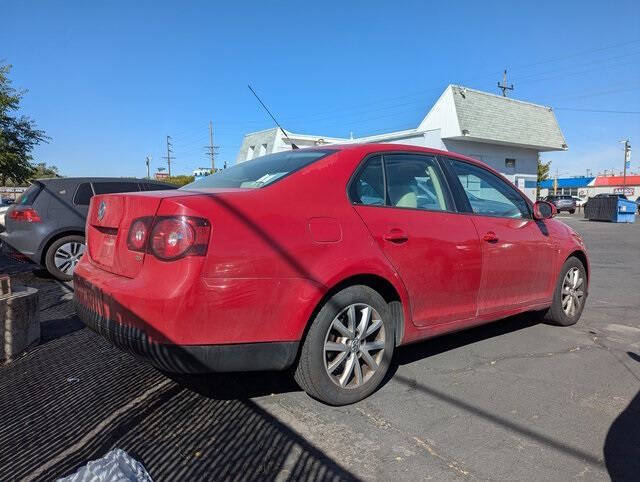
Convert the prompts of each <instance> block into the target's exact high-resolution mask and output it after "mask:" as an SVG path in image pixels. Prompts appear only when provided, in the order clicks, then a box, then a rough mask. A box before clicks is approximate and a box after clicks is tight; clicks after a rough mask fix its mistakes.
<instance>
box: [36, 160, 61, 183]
mask: <svg viewBox="0 0 640 482" xmlns="http://www.w3.org/2000/svg"><path fill="white" fill-rule="evenodd" d="M48 177H61V176H60V173H59V172H58V167H57V166H53V165H47V163H46V162H39V163H37V164H36V165H35V166H33V174H32V175H31V179H46V178H48Z"/></svg>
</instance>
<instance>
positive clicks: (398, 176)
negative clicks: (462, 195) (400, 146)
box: [384, 154, 448, 211]
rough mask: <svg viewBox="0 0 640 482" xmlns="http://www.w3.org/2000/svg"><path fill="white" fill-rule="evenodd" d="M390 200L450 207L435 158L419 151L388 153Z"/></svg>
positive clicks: (403, 204)
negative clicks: (416, 152)
mask: <svg viewBox="0 0 640 482" xmlns="http://www.w3.org/2000/svg"><path fill="white" fill-rule="evenodd" d="M384 165H385V169H386V171H385V172H386V180H387V192H388V195H389V199H388V201H389V204H390V205H391V206H396V207H400V208H413V209H426V210H429V211H446V210H447V198H448V193H447V191H446V188H445V186H444V181H443V178H442V176H441V174H440V169H439V167H438V165H437V163H436V160H435V158H433V157H431V156H424V155H416V154H390V155H385V156H384Z"/></svg>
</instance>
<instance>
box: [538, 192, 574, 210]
mask: <svg viewBox="0 0 640 482" xmlns="http://www.w3.org/2000/svg"><path fill="white" fill-rule="evenodd" d="M543 201H547V202H549V203H551V204H553V205H554V206H555V207H556V209H557V210H558V212H560V211H568V212H569V213H570V214H573V213H575V212H576V200H575V199H573V197H572V196H568V195H567V196H547V197H545V198H544V199H543Z"/></svg>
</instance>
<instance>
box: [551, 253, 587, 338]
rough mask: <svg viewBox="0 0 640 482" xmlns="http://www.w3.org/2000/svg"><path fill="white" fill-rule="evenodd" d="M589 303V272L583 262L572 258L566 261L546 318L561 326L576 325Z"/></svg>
mask: <svg viewBox="0 0 640 482" xmlns="http://www.w3.org/2000/svg"><path fill="white" fill-rule="evenodd" d="M586 301H587V270H586V269H585V267H584V265H583V264H582V261H580V260H579V259H578V258H575V257H573V256H572V257H570V258H569V259H567V261H565V263H564V265H563V266H562V269H561V270H560V276H559V277H558V281H557V283H556V288H555V291H554V292H553V302H552V303H551V306H550V307H549V309H548V310H547V311H546V313H545V315H544V317H545V319H546V320H547V321H549V322H551V323H553V324H556V325H561V326H570V325H574V324H575V323H576V322H577V321H578V320H579V319H580V315H582V310H583V309H584V304H585V302H586Z"/></svg>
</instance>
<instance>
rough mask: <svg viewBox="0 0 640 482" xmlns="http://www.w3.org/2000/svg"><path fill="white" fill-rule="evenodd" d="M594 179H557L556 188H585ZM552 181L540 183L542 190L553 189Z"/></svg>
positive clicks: (546, 180)
mask: <svg viewBox="0 0 640 482" xmlns="http://www.w3.org/2000/svg"><path fill="white" fill-rule="evenodd" d="M594 179H595V177H565V178H558V187H560V188H562V187H568V188H572V187H587V186H589V185H590V183H591V182H592V181H593V180H594ZM553 182H554V180H553V179H545V180H544V181H541V182H540V187H541V188H542V189H553Z"/></svg>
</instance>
